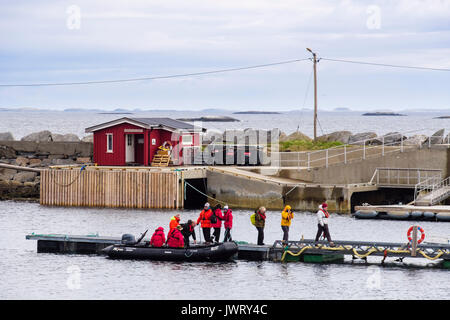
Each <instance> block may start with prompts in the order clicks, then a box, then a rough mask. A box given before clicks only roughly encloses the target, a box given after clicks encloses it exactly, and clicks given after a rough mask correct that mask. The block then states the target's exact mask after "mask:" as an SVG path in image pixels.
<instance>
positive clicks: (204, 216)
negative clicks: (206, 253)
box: [197, 202, 212, 243]
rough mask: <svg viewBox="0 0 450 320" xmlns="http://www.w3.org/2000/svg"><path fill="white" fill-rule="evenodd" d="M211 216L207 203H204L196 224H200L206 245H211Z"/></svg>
mask: <svg viewBox="0 0 450 320" xmlns="http://www.w3.org/2000/svg"><path fill="white" fill-rule="evenodd" d="M211 215H212V210H211V207H210V205H209V203H208V202H207V203H205V206H204V207H203V210H202V212H200V216H199V217H198V219H197V224H199V223H200V224H201V228H202V230H203V235H204V237H205V242H206V243H211V220H210V218H211Z"/></svg>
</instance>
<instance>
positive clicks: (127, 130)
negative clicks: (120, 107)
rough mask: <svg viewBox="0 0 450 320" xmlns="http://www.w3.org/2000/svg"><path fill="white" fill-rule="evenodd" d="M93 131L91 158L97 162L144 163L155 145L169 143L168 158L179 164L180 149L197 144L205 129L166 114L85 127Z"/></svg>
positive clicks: (153, 152)
mask: <svg viewBox="0 0 450 320" xmlns="http://www.w3.org/2000/svg"><path fill="white" fill-rule="evenodd" d="M85 131H86V133H93V134H94V162H95V163H96V164H98V165H100V166H125V165H130V164H132V165H143V166H148V165H149V164H150V163H151V162H152V159H153V156H154V155H155V153H156V151H157V150H158V148H159V147H160V146H161V145H163V144H164V143H167V144H168V143H170V144H171V145H172V148H173V151H172V161H173V163H174V164H182V157H183V149H186V148H191V149H192V148H193V147H200V144H201V142H200V133H201V132H204V131H206V129H203V128H199V127H194V125H192V124H189V123H186V122H182V121H178V120H174V119H170V118H127V117H124V118H120V119H117V120H114V121H110V122H105V123H102V124H99V125H96V126H93V127H89V128H86V130H85Z"/></svg>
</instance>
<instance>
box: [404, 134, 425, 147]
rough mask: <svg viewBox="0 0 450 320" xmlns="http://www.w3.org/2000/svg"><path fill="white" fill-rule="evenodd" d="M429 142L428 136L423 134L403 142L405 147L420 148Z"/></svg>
mask: <svg viewBox="0 0 450 320" xmlns="http://www.w3.org/2000/svg"><path fill="white" fill-rule="evenodd" d="M426 140H427V136H426V135H423V134H416V135H414V136H411V137H409V138H407V139H406V140H404V141H403V145H405V146H420V145H422V144H423V143H424V142H425V141H426Z"/></svg>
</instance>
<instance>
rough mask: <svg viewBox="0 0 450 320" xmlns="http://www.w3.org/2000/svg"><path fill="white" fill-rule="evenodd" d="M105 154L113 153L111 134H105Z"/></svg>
mask: <svg viewBox="0 0 450 320" xmlns="http://www.w3.org/2000/svg"><path fill="white" fill-rule="evenodd" d="M106 152H110V153H112V152H113V134H112V133H107V134H106Z"/></svg>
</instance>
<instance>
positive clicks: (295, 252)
mask: <svg viewBox="0 0 450 320" xmlns="http://www.w3.org/2000/svg"><path fill="white" fill-rule="evenodd" d="M26 239H27V240H37V252H38V253H78V254H100V253H101V250H102V249H103V248H105V247H107V246H109V245H112V244H120V243H121V238H120V237H108V236H99V235H65V234H34V233H33V234H29V235H26ZM144 242H148V241H147V240H145V239H144ZM237 244H238V253H237V256H236V257H235V258H236V259H242V260H257V261H264V260H267V261H286V262H287V261H302V262H315V263H330V262H343V261H344V256H345V255H351V256H352V257H353V258H354V259H357V258H359V259H366V258H367V257H368V256H381V257H383V261H382V262H384V260H385V259H386V258H387V257H397V258H401V259H403V258H426V259H429V260H432V261H435V260H439V261H443V266H444V267H446V266H449V264H450V244H419V245H417V246H416V248H411V246H408V245H407V244H405V243H390V242H361V241H334V246H330V245H329V243H328V242H326V241H318V242H315V241H314V240H312V239H304V240H301V241H288V242H287V243H283V242H282V241H280V240H277V241H275V242H274V244H273V245H263V246H258V245H255V244H248V243H245V242H239V241H237Z"/></svg>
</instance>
